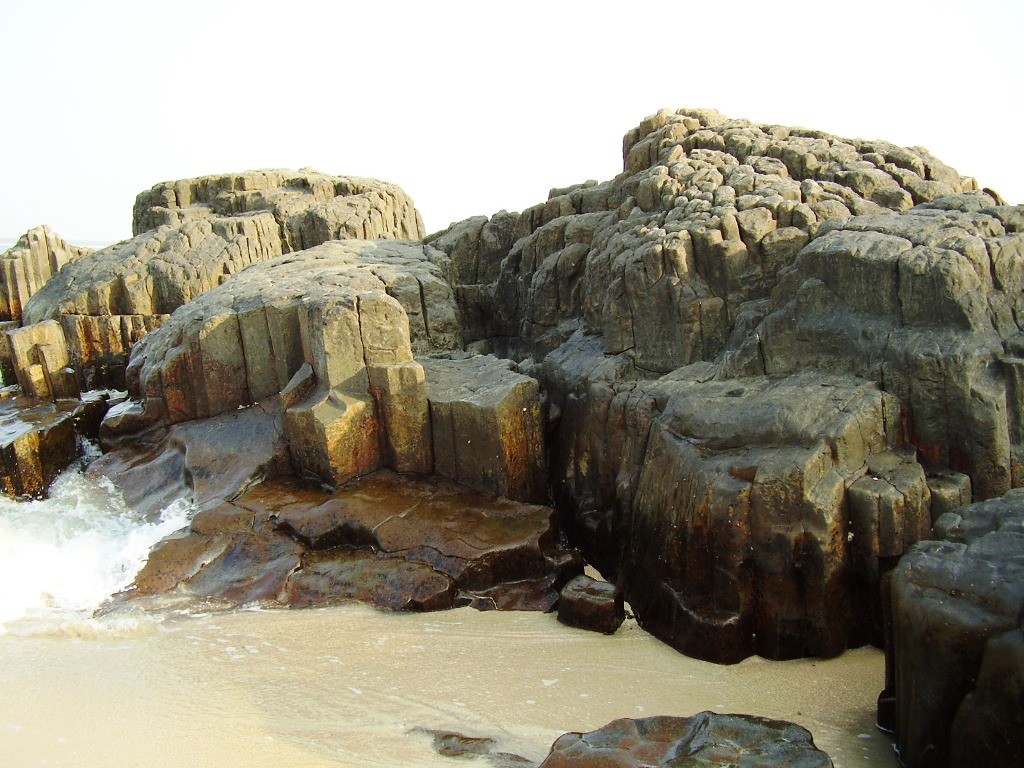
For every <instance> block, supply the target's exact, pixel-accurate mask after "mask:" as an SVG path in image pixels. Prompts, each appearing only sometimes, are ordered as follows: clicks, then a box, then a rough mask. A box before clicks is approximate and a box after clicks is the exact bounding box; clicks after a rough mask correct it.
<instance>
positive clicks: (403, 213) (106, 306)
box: [26, 170, 423, 322]
mask: <svg viewBox="0 0 1024 768" xmlns="http://www.w3.org/2000/svg"><path fill="white" fill-rule="evenodd" d="M133 232H134V238H133V239H131V240H128V241H125V242H122V243H118V244H116V245H112V246H110V247H108V248H104V249H102V250H100V251H97V252H96V253H94V254H92V255H91V257H90V258H89V259H87V260H85V261H83V262H81V263H76V264H75V265H74V267H73V268H72V269H69V270H68V271H67V272H65V273H62V275H61V277H59V278H58V279H56V280H55V281H54V282H53V283H52V284H51V285H48V286H47V287H46V289H45V290H43V291H41V292H40V293H39V295H38V296H37V297H35V298H34V300H33V301H32V302H31V303H30V304H29V305H28V306H27V308H26V311H27V315H26V320H27V322H38V321H40V320H43V319H56V318H57V317H58V316H59V315H64V314H79V315H146V316H156V315H163V314H169V313H170V312H172V311H174V310H175V309H176V308H177V307H179V306H181V305H183V304H185V303H186V302H188V301H191V300H192V299H194V298H195V297H196V296H198V295H200V294H201V293H203V292H205V291H208V290H210V289H211V288H215V287H217V286H218V285H220V284H221V283H222V282H223V281H224V280H225V279H226V278H227V277H230V276H231V275H234V274H236V273H238V272H239V271H241V270H243V269H244V268H246V267H248V266H250V265H252V264H255V263H258V262H261V261H266V260H268V259H273V258H276V257H278V256H281V255H283V254H286V253H289V252H293V251H298V250H302V249H305V248H311V247H313V246H316V245H320V244H321V243H324V242H327V241H329V240H334V239H342V238H344V239H351V238H366V239H374V238H419V237H422V236H423V226H422V223H421V221H420V218H419V214H418V213H417V211H416V209H415V207H414V206H413V204H412V201H411V200H409V198H408V197H407V196H406V195H405V193H404V192H402V190H401V189H400V188H399V187H397V186H395V185H393V184H388V183H386V182H382V181H376V180H373V179H359V178H354V177H345V176H328V175H325V174H322V173H318V172H316V171H313V170H303V171H285V170H267V171H250V172H246V173H240V174H227V175H222V176H203V177H199V178H196V179H183V180H180V181H175V182H165V183H163V184H158V185H156V186H155V187H153V188H152V189H151V190H149V191H147V192H143V193H141V194H140V195H139V196H138V198H137V199H136V202H135V214H134V221H133Z"/></svg>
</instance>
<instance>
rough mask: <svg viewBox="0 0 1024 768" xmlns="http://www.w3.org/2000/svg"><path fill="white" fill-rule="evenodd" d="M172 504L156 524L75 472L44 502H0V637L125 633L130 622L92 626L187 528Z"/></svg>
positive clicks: (185, 510)
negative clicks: (163, 543)
mask: <svg viewBox="0 0 1024 768" xmlns="http://www.w3.org/2000/svg"><path fill="white" fill-rule="evenodd" d="M191 512H192V510H191V508H190V506H189V505H188V504H187V503H185V502H184V501H178V502H175V503H173V504H171V505H170V506H169V507H168V508H166V509H165V510H163V512H162V513H161V514H160V516H159V518H158V519H157V520H156V521H155V522H147V521H146V520H145V519H143V517H142V516H141V515H140V514H138V513H136V512H133V511H132V510H131V509H129V508H128V507H127V506H126V505H125V503H124V500H123V499H122V498H121V495H120V494H119V493H118V491H117V490H116V489H115V488H114V486H113V484H112V483H110V481H109V480H106V479H105V478H99V479H96V478H90V477H87V476H86V475H84V474H83V473H82V471H81V468H80V467H75V468H72V469H69V470H67V471H65V472H64V473H63V474H62V475H61V476H60V477H59V478H57V480H56V481H55V482H54V483H53V486H52V487H51V488H50V495H49V498H46V499H39V500H29V501H17V500H14V499H10V498H7V497H3V496H0V634H6V633H12V634H40V633H41V634H91V633H93V632H97V631H99V632H102V631H106V629H109V630H110V631H114V632H123V631H131V627H129V626H126V625H125V622H126V621H128V623H129V624H131V623H132V622H131V620H130V619H126V618H125V617H121V618H119V619H114V618H107V619H103V620H94V619H92V615H93V613H94V612H95V611H96V609H97V608H98V607H99V606H100V605H102V604H103V602H104V601H105V600H106V599H107V598H108V597H110V596H111V595H112V594H114V593H115V592H118V591H120V590H122V589H124V588H125V587H127V586H128V585H130V584H131V582H132V580H133V579H134V578H135V574H136V573H138V571H139V569H140V568H141V567H142V566H143V564H144V563H145V562H146V558H147V557H148V555H149V552H150V550H151V549H152V547H153V545H154V544H156V542H158V541H159V540H160V539H162V538H164V537H165V536H167V535H168V534H170V533H173V532H174V531H176V530H178V529H179V528H182V527H183V526H185V525H187V524H188V521H189V518H190V516H191Z"/></svg>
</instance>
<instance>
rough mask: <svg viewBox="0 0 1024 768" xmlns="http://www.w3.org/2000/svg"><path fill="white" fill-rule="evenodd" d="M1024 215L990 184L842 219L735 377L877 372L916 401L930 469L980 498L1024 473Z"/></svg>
mask: <svg viewBox="0 0 1024 768" xmlns="http://www.w3.org/2000/svg"><path fill="white" fill-rule="evenodd" d="M1022 274H1024V216H1022V213H1021V209H1020V207H1017V208H1013V207H1009V206H1000V205H996V204H995V200H994V199H993V198H991V197H990V196H988V195H986V194H983V193H972V194H966V195H958V196H954V197H944V198H940V199H937V200H935V201H933V202H931V203H929V204H926V205H921V206H917V207H915V208H912V209H910V210H908V211H904V212H901V213H891V214H882V215H875V216H859V217H855V218H852V219H845V220H835V221H829V222H826V223H825V224H823V225H822V226H821V228H820V231H819V234H818V236H817V237H816V238H815V239H814V241H813V242H812V243H811V244H810V245H808V246H807V247H806V248H804V249H803V250H802V251H801V253H800V255H799V257H798V258H797V260H796V262H795V263H794V264H793V266H792V268H791V269H790V270H788V271H787V272H786V274H785V276H784V277H783V278H782V279H781V280H780V281H779V285H778V287H777V289H776V291H775V293H774V294H773V296H772V299H771V302H770V304H769V305H768V307H767V316H766V317H765V318H764V320H763V321H762V322H760V323H759V324H758V326H757V327H756V328H755V329H754V332H753V333H752V334H748V335H747V336H746V338H745V339H743V340H742V342H740V343H739V344H738V345H737V346H736V348H735V349H734V350H731V351H730V354H729V355H728V356H727V359H726V361H725V364H724V366H723V374H724V375H745V374H749V373H756V374H761V373H768V374H780V373H790V372H793V371H799V370H802V369H804V368H807V367H812V366H813V367H818V368H824V369H827V370H842V371H848V372H850V373H854V374H857V375H860V376H864V377H866V378H870V379H873V380H875V381H877V382H878V383H879V384H880V385H881V386H883V387H884V388H885V389H886V390H887V391H889V392H892V393H893V394H895V395H897V396H898V397H899V398H900V401H901V402H902V403H904V405H905V408H906V412H907V416H908V424H907V427H908V430H909V436H908V437H909V440H910V441H911V442H912V443H913V444H914V445H916V446H917V447H918V450H919V454H920V456H921V460H922V462H923V463H925V464H926V466H928V467H929V468H935V469H941V468H950V469H954V470H958V471H960V472H962V473H964V474H966V475H969V476H970V478H971V482H972V486H973V490H974V493H975V494H976V495H977V496H978V498H982V499H984V498H990V497H992V496H998V495H1001V494H1003V493H1005V492H1006V491H1007V490H1008V489H1009V488H1011V487H1012V486H1015V485H1019V484H1020V483H1021V482H1024V478H1022V477H1021V476H1020V474H1021V473H1020V458H1019V455H1018V454H1019V453H1020V451H1021V449H1022V445H1024V443H1022V441H1024V431H1022V430H1021V426H1020V425H1021V424H1022V423H1024V390H1022V389H1021V388H1020V387H1019V386H1018V384H1017V379H1018V375H1017V373H1018V371H1017V369H1018V367H1019V366H1020V363H1019V360H1020V357H1021V353H1022V350H1024V341H1022V340H1024V334H1022V332H1021V329H1020V327H1019V326H1018V318H1020V317H1021V316H1022V315H1021V309H1022V308H1024V292H1022V290H1021V288H1022V285H1024V283H1022V278H1021V275H1022Z"/></svg>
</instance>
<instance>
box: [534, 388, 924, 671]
mask: <svg viewBox="0 0 1024 768" xmlns="http://www.w3.org/2000/svg"><path fill="white" fill-rule="evenodd" d="M899 424H900V420H899V405H898V402H897V400H896V398H894V397H893V396H892V395H889V394H887V393H885V392H882V391H881V390H879V389H878V387H877V386H876V385H874V384H873V383H871V382H868V381H865V380H863V379H856V378H853V377H848V376H837V375H832V374H826V373H820V372H814V371H807V372H804V373H802V374H799V375H796V376H792V377H756V378H755V377H751V378H747V379H736V380H715V379H711V380H707V381H701V380H699V379H687V378H684V377H683V375H682V372H680V373H679V376H678V377H677V378H673V377H665V378H663V379H660V380H657V381H639V382H637V381H634V382H616V383H612V384H609V383H605V382H595V383H594V384H592V385H591V386H590V388H589V389H588V390H587V391H586V392H585V393H583V394H581V395H580V396H579V397H572V398H570V400H569V402H568V403H567V407H566V410H565V413H564V415H563V416H562V431H561V434H560V438H561V440H562V442H561V444H560V446H559V452H558V454H557V455H556V456H555V457H554V459H553V467H554V472H555V474H554V476H553V478H552V486H553V491H554V494H555V498H556V500H558V502H559V504H560V505H561V506H562V508H563V509H564V510H565V511H566V513H567V514H566V525H567V527H568V529H569V531H570V532H571V533H572V534H574V536H573V538H574V540H575V541H577V542H579V544H580V545H581V546H582V547H583V550H584V552H585V554H586V555H587V557H588V559H589V560H590V561H591V562H594V563H596V564H597V565H598V567H599V568H601V570H602V572H610V573H617V580H618V582H619V583H620V584H621V585H622V587H623V590H624V592H625V598H626V600H627V601H628V602H629V603H630V605H631V606H632V608H633V610H634V611H635V613H636V615H637V619H638V621H639V622H640V624H641V625H642V626H644V627H645V628H646V629H648V630H649V631H651V632H652V633H653V634H655V635H657V636H658V637H661V638H662V639H664V640H666V641H668V642H669V643H671V644H672V645H674V646H675V647H676V648H679V649H680V650H682V651H684V652H685V653H687V654H689V655H694V656H698V657H700V658H704V659H709V660H713V661H718V662H728V663H731V662H736V661H739V660H741V659H743V658H745V657H746V656H749V655H751V654H754V653H757V654H760V655H762V656H766V657H770V658H791V657H797V656H804V655H820V656H828V655H835V654H837V653H840V652H842V650H843V649H845V648H846V647H847V646H848V645H857V644H860V643H863V642H865V641H867V640H869V639H875V640H877V641H879V642H880V641H881V634H880V632H881V630H880V621H877V620H875V619H874V618H873V617H875V616H880V611H879V606H878V600H877V598H875V597H874V594H875V593H876V591H877V588H878V582H879V579H880V578H881V575H882V574H883V573H884V572H885V571H886V570H887V569H888V568H889V567H891V566H892V564H893V563H894V562H895V559H896V558H897V557H898V556H899V555H900V554H902V553H903V552H904V551H906V549H907V548H908V547H909V546H910V545H911V544H912V543H913V542H915V541H917V540H918V539H919V538H921V537H922V536H923V535H925V534H926V533H927V532H928V530H929V528H930V524H931V516H930V507H929V503H928V501H929V491H928V487H927V484H926V480H925V475H924V472H923V471H922V470H921V468H920V466H919V465H917V464H916V462H915V461H914V457H913V451H912V450H909V451H908V449H907V448H905V447H901V443H902V440H903V435H902V434H901V432H900V430H899ZM863 486H866V487H863ZM854 488H857V489H859V492H860V494H861V495H860V496H859V497H858V499H859V501H857V502H856V503H855V502H854V500H853V493H852V491H851V489H854ZM893 496H896V497H898V498H899V503H898V504H894V503H891V497H893ZM873 625H874V632H875V634H874V636H873V635H872V634H871V632H872V628H873Z"/></svg>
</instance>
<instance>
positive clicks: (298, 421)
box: [104, 240, 547, 502]
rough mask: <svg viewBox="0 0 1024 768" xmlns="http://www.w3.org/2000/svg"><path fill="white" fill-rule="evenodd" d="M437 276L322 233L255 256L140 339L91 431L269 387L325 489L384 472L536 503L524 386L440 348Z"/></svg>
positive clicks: (412, 258) (446, 334)
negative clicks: (300, 245) (282, 251)
mask: <svg viewBox="0 0 1024 768" xmlns="http://www.w3.org/2000/svg"><path fill="white" fill-rule="evenodd" d="M449 277H450V265H449V261H448V259H447V257H446V256H445V255H444V254H443V253H441V252H440V251H437V250H435V249H433V248H430V247H425V246H423V245H421V244H419V243H411V242H408V241H372V242H370V241H362V240H349V241H334V242H330V243H326V244H324V245H321V246H318V247H316V248H311V249H308V250H305V251H300V252H298V253H296V254H291V255H289V256H284V257H281V258H279V259H275V260H272V261H269V262H266V263H264V264H260V265H256V266H254V267H253V268H251V269H248V270H246V271H245V272H243V273H242V274H240V275H238V276H237V277H235V278H234V279H232V280H230V281H228V282H226V283H224V285H222V286H220V287H218V288H216V289H213V290H210V291H208V292H206V293H205V294H203V296H201V297H199V298H198V299H196V300H195V301H192V302H190V303H189V304H187V305H185V306H183V307H181V308H180V309H178V310H177V311H176V312H175V313H174V314H173V315H172V316H171V317H170V319H169V320H168V321H166V322H165V323H164V324H163V325H162V326H161V327H160V328H159V330H157V331H154V332H152V333H150V334H149V335H147V336H146V337H145V338H144V339H143V340H142V341H141V343H140V344H139V345H138V347H137V348H136V350H135V352H134V354H133V356H132V359H131V363H130V365H129V367H128V377H127V383H128V390H129V394H130V396H131V398H132V400H131V402H129V403H127V404H125V405H124V406H123V407H120V408H118V409H116V410H115V411H113V412H112V413H111V415H110V417H109V418H108V419H107V421H106V422H105V424H104V440H105V441H107V442H108V443H109V444H113V443H114V442H116V441H117V440H119V439H123V438H124V436H126V435H130V434H133V433H136V432H139V431H141V430H145V429H149V428H151V427H153V426H156V425H167V424H176V423H181V422H186V421H190V420H193V419H203V418H208V417H210V416H215V415H217V414H221V413H228V412H231V411H233V410H235V409H238V408H242V407H246V406H249V405H251V404H253V403H256V402H260V401H262V400H264V399H265V398H267V397H270V396H273V395H277V394H278V393H280V394H281V396H282V401H281V408H282V412H283V417H282V418H283V430H284V436H285V439H286V440H287V442H288V444H289V446H290V452H291V456H292V461H293V463H294V465H295V467H296V469H298V470H299V471H300V472H307V473H311V474H314V475H317V476H319V477H321V478H323V479H324V480H325V481H327V482H329V483H331V484H333V485H341V484H343V483H344V482H346V481H348V480H350V479H352V478H353V477H358V476H361V475H365V474H368V473H370V472H373V471H375V470H377V469H379V468H381V467H385V466H387V467H391V468H393V469H396V470H398V471H402V472H419V473H427V474H429V473H431V472H436V473H437V474H440V475H443V476H445V477H450V478H452V479H454V480H457V481H459V482H462V483H464V484H466V485H469V486H470V487H473V488H476V489H478V490H482V491H485V492H490V493H494V494H500V495H503V496H507V497H509V498H513V499H517V500H521V501H533V502H537V501H543V500H544V499H545V497H546V493H547V484H546V479H545V463H544V442H543V431H542V428H541V413H540V405H539V390H538V386H537V382H536V381H535V380H534V379H532V378H529V377H527V376H523V375H521V374H519V373H516V372H515V371H513V370H511V366H510V364H509V363H507V362H502V361H498V360H496V359H495V358H491V357H486V356H471V355H465V354H457V355H453V354H449V353H451V352H452V351H454V350H458V349H459V348H460V347H461V334H460V327H459V313H458V307H457V305H456V304H455V299H454V296H453V295H452V292H451V289H450V288H449V282H448V278H449ZM429 353H434V354H435V355H436V354H439V353H444V354H447V357H445V358H444V359H438V358H431V357H429V356H426V355H428V354H429ZM414 355H422V356H420V357H414Z"/></svg>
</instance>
